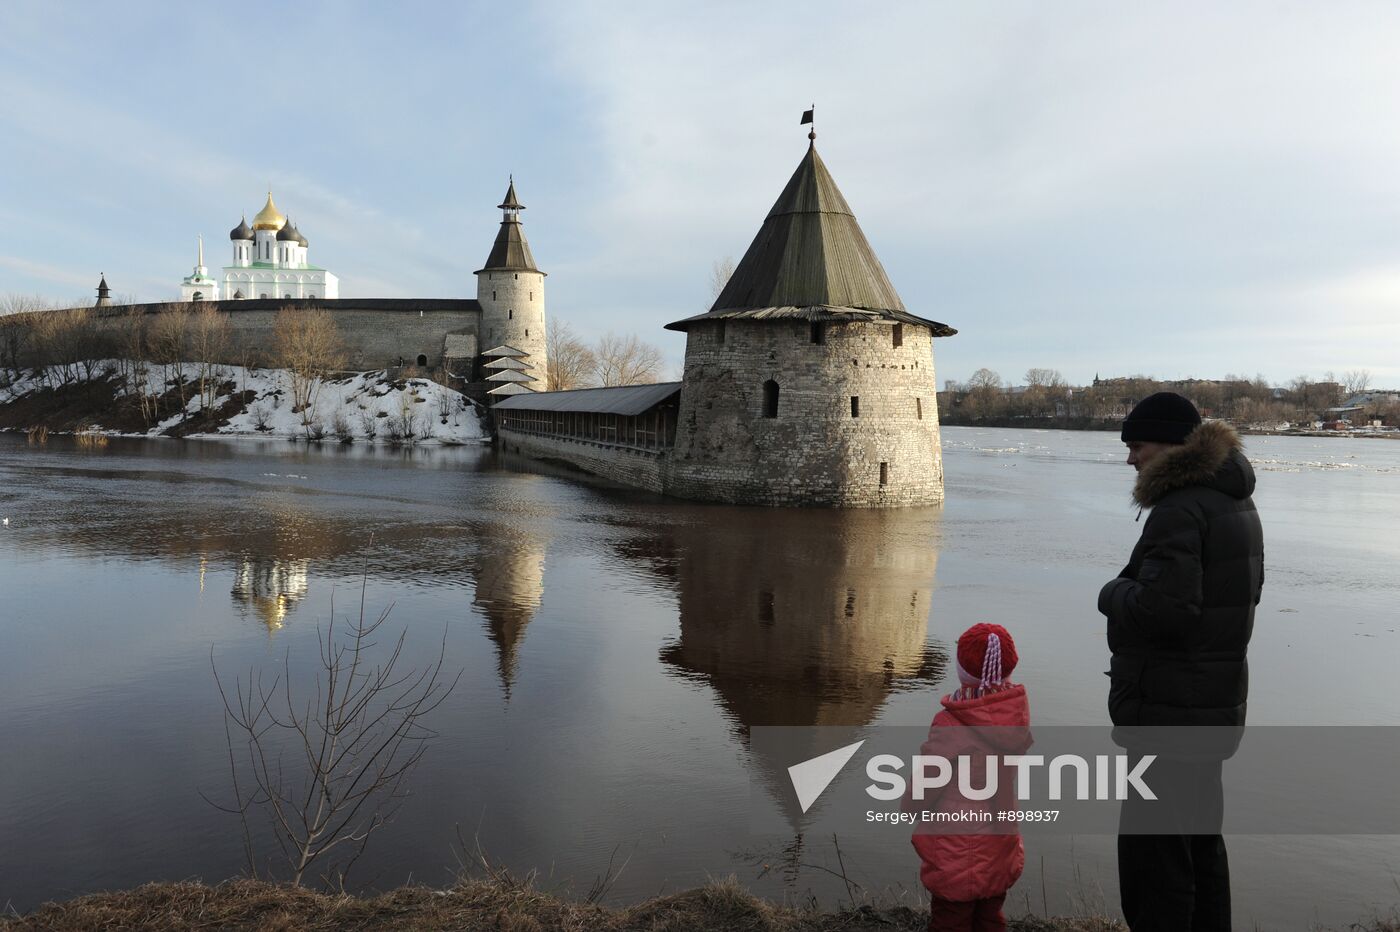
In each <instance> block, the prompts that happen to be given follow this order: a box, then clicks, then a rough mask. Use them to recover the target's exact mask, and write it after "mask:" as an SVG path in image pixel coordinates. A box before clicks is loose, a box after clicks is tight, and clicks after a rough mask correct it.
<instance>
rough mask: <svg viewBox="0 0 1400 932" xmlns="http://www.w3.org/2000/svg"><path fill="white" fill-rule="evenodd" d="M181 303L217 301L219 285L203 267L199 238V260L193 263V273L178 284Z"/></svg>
mask: <svg viewBox="0 0 1400 932" xmlns="http://www.w3.org/2000/svg"><path fill="white" fill-rule="evenodd" d="M180 300H181V301H217V300H219V283H218V281H217V280H216V279H213V278H211V277H210V276H209V269H208V268H207V267H206V266H205V265H204V237H203V236H200V237H199V258H198V259H197V260H196V262H195V266H194V271H193V272H191V273H190V274H189V275H187V276H185V278H184V280H183V281H181V282H180Z"/></svg>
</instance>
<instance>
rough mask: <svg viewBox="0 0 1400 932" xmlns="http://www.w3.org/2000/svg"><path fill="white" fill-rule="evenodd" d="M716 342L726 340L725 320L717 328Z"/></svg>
mask: <svg viewBox="0 0 1400 932" xmlns="http://www.w3.org/2000/svg"><path fill="white" fill-rule="evenodd" d="M715 342H716V343H723V342H724V321H720V322H719V325H718V326H717V327H716V328H715Z"/></svg>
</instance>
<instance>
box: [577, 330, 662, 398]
mask: <svg viewBox="0 0 1400 932" xmlns="http://www.w3.org/2000/svg"><path fill="white" fill-rule="evenodd" d="M661 361H662V357H661V350H659V349H657V348H656V347H655V346H652V345H651V344H650V343H644V342H642V341H641V340H639V339H637V336H636V334H628V335H627V336H625V337H619V336H617V335H615V334H611V333H609V334H605V335H604V336H603V337H602V338H601V339H600V340H599V341H598V345H597V346H596V347H595V348H594V350H593V378H594V380H595V381H596V382H597V384H599V385H605V386H612V385H639V384H641V383H644V382H646V381H648V380H649V379H654V378H656V374H657V373H658V372H660V371H661Z"/></svg>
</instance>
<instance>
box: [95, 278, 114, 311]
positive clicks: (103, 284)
mask: <svg viewBox="0 0 1400 932" xmlns="http://www.w3.org/2000/svg"><path fill="white" fill-rule="evenodd" d="M111 305H112V289H111V288H108V287H107V273H106V272H103V273H102V281H100V282H98V283H97V303H96V304H95V305H93V306H94V307H111Z"/></svg>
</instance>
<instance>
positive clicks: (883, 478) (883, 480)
mask: <svg viewBox="0 0 1400 932" xmlns="http://www.w3.org/2000/svg"><path fill="white" fill-rule="evenodd" d="M880 484H881V485H889V484H890V464H889V463H881V464H880Z"/></svg>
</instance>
